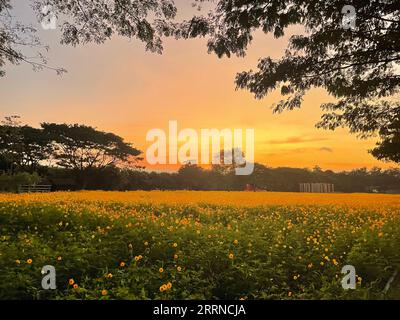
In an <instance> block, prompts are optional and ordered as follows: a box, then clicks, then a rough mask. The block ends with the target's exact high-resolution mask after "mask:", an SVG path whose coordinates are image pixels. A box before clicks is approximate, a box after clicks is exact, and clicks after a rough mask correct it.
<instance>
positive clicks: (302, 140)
mask: <svg viewBox="0 0 400 320" xmlns="http://www.w3.org/2000/svg"><path fill="white" fill-rule="evenodd" d="M326 140H328V139H327V138H321V137H304V136H297V137H289V138H286V139H283V140H268V141H266V143H268V144H295V143H305V142H316V141H326Z"/></svg>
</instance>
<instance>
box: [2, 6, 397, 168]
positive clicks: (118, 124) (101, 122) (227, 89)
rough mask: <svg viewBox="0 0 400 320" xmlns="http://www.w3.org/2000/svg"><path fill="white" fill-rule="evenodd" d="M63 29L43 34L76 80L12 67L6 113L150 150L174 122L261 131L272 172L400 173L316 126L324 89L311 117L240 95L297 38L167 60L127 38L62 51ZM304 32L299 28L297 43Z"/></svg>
mask: <svg viewBox="0 0 400 320" xmlns="http://www.w3.org/2000/svg"><path fill="white" fill-rule="evenodd" d="M14 2H15V1H14ZM19 5H21V4H19ZM21 6H22V5H21ZM17 9H18V10H20V11H18V10H16V11H17V12H19V13H21V14H23V17H24V19H32V18H33V17H31V13H30V12H29V11H28V9H26V8H22V9H21V8H17ZM57 32H58V31H57V30H56V31H41V32H40V36H41V37H42V38H43V40H44V42H46V43H48V44H49V45H50V47H51V51H50V53H49V57H50V64H52V65H56V66H62V67H64V68H66V69H67V70H68V73H67V74H65V75H63V76H61V77H59V76H56V75H55V74H54V73H53V72H51V71H46V70H45V71H42V72H33V71H32V70H31V68H30V67H29V66H25V65H21V66H18V67H8V68H7V69H6V71H7V75H6V77H4V78H0V95H1V97H2V98H1V102H0V105H1V109H0V110H1V112H0V116H6V115H10V114H18V115H20V116H22V119H23V121H24V122H27V123H29V124H32V125H38V124H39V123H40V122H43V121H46V122H66V123H85V124H88V125H92V126H95V127H97V128H99V129H102V130H105V131H111V132H114V133H116V134H118V135H121V136H123V137H124V138H125V139H126V140H127V141H131V142H133V143H134V144H135V146H137V147H139V148H140V149H141V150H143V151H145V150H146V148H147V147H148V146H149V145H150V144H151V143H150V142H146V140H145V138H146V133H147V131H148V130H150V129H152V128H162V129H165V130H166V131H167V128H168V121H169V120H177V121H178V126H179V128H180V129H183V128H193V129H196V130H198V131H199V130H200V129H201V128H217V129H223V128H231V129H234V128H243V129H246V128H254V130H255V161H256V162H259V163H263V164H266V165H269V166H272V167H277V166H290V167H310V168H311V167H314V166H315V165H319V166H321V167H322V168H326V169H328V168H329V169H333V170H341V169H346V170H347V169H351V168H356V167H364V166H365V167H373V166H381V167H390V166H395V165H394V164H393V163H383V162H380V161H377V160H375V159H374V158H373V157H372V156H371V155H369V154H368V153H367V149H369V148H371V147H373V145H374V142H373V141H372V140H368V141H365V140H358V139H357V138H356V137H355V136H352V135H349V134H348V132H347V131H346V130H337V131H335V132H330V131H324V130H319V129H316V128H315V127H314V124H315V123H316V122H317V121H318V120H319V117H320V115H321V112H320V110H319V105H320V103H321V102H327V101H330V100H332V98H331V97H329V96H328V95H327V94H326V93H325V92H324V90H320V89H318V90H313V91H311V92H309V93H308V94H307V96H306V97H305V100H304V104H303V108H302V109H301V110H295V111H290V112H285V113H283V114H280V115H277V114H272V111H271V109H270V106H271V104H272V103H274V102H276V101H278V100H279V99H280V96H279V94H278V93H273V94H271V95H269V96H268V97H267V98H266V99H263V100H261V101H258V100H255V99H254V98H253V96H252V95H251V94H250V93H248V92H246V91H235V85H234V77H235V74H236V72H239V71H243V70H248V69H250V68H255V67H256V64H257V60H258V59H259V58H260V57H264V56H272V57H274V58H279V57H280V56H282V54H283V52H284V49H285V48H286V45H287V39H288V37H287V36H286V37H284V38H282V39H278V40H277V39H274V38H273V37H272V36H269V35H268V36H266V35H264V34H257V35H256V38H255V40H254V43H253V45H252V46H251V47H250V50H249V51H248V55H247V56H246V57H245V58H236V57H233V58H230V59H228V58H224V59H218V58H217V57H216V56H215V55H209V54H207V48H206V41H205V40H204V39H196V40H188V41H183V40H181V41H176V40H173V39H169V40H166V41H165V45H164V47H165V51H164V53H163V55H157V54H152V53H149V52H145V50H144V48H143V45H142V44H141V43H139V42H137V41H133V40H132V41H129V40H127V39H122V38H114V39H112V40H111V41H109V42H107V43H106V44H104V45H100V46H98V45H87V46H80V47H77V48H71V47H66V46H61V45H59V44H58V42H57V40H58V36H59V34H58V33H57ZM295 32H299V28H297V30H296V29H295V28H292V29H291V32H290V33H288V36H289V35H290V34H293V33H295ZM161 169H168V168H167V167H165V168H161Z"/></svg>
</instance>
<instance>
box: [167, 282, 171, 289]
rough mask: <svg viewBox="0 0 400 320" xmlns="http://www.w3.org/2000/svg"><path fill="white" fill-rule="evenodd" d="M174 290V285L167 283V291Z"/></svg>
mask: <svg viewBox="0 0 400 320" xmlns="http://www.w3.org/2000/svg"><path fill="white" fill-rule="evenodd" d="M171 288H172V283H171V282H168V283H167V289H168V290H169V289H171Z"/></svg>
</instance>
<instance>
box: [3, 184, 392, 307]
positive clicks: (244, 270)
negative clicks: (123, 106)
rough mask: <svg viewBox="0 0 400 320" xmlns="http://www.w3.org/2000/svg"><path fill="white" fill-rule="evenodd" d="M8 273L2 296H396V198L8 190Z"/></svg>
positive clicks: (5, 228) (5, 218) (5, 268)
mask: <svg viewBox="0 0 400 320" xmlns="http://www.w3.org/2000/svg"><path fill="white" fill-rule="evenodd" d="M348 264H350V265H353V266H354V267H355V268H356V272H357V278H356V279H357V288H356V289H355V290H344V289H343V288H342V285H341V280H342V277H343V274H341V269H342V267H343V266H344V265H348ZM45 265H52V266H54V267H55V269H56V282H57V289H56V290H44V289H43V288H42V286H41V281H42V277H43V275H42V274H41V269H42V267H43V266H45ZM0 270H1V273H0V299H400V280H399V276H397V277H395V278H394V280H393V282H391V283H390V286H389V287H387V288H386V290H385V286H386V284H387V283H388V281H389V279H390V278H391V277H392V275H393V274H394V272H395V271H396V270H399V271H400V197H399V196H396V195H372V194H301V193H270V192H190V191H179V192H178V191H177V192H161V191H152V192H144V191H138V192H76V193H72V192H71V193H68V192H60V193H47V194H24V195H13V194H2V195H0Z"/></svg>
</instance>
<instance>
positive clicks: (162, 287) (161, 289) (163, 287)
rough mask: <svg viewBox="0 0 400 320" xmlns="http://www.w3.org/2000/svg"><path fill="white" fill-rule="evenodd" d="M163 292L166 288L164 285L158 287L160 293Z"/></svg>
mask: <svg viewBox="0 0 400 320" xmlns="http://www.w3.org/2000/svg"><path fill="white" fill-rule="evenodd" d="M165 290H167V286H166V285H165V284H163V285H162V286H161V287H160V291H161V292H163V291H165Z"/></svg>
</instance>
